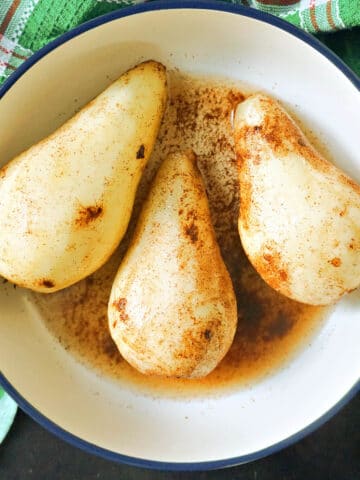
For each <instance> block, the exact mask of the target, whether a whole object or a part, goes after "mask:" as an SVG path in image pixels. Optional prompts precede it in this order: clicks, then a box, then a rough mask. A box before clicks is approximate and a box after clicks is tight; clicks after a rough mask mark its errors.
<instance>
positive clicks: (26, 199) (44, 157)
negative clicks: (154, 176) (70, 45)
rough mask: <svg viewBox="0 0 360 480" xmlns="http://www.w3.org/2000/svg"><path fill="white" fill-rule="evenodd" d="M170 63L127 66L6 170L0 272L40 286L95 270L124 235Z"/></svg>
mask: <svg viewBox="0 0 360 480" xmlns="http://www.w3.org/2000/svg"><path fill="white" fill-rule="evenodd" d="M166 96H167V89H166V71H165V67H164V66H163V65H161V64H159V63H157V62H155V61H148V62H145V63H142V64H140V65H138V66H137V67H135V68H133V69H131V70H129V71H128V72H126V73H125V74H124V75H122V76H121V77H120V78H119V79H118V80H117V81H115V82H114V83H113V84H112V85H110V86H109V87H108V88H107V89H106V90H105V91H104V92H103V93H101V94H100V95H99V96H98V97H96V98H95V99H94V100H93V101H92V102H90V103H89V104H88V105H86V106H85V107H84V108H83V109H82V110H80V111H79V112H78V113H77V114H76V115H75V116H74V117H73V118H72V119H70V120H69V121H68V122H66V123H65V124H64V125H63V126H62V127H60V128H59V129H58V130H56V131H55V132H54V133H52V134H51V135H50V136H49V137H47V138H45V139H44V140H42V141H40V142H39V143H37V144H36V145H34V146H32V147H31V148H29V149H28V150H26V151H25V152H23V153H21V154H20V155H19V156H17V157H16V158H15V159H13V160H12V161H11V162H10V163H8V164H7V165H6V166H5V167H3V168H2V169H1V170H0V274H1V275H2V276H4V277H5V278H7V279H8V280H10V281H12V282H14V283H16V284H18V285H20V286H23V287H27V288H30V289H32V290H35V291H39V292H54V291H56V290H60V289H62V288H65V287H67V286H69V285H71V284H73V283H75V282H77V281H79V280H81V279H82V278H84V277H86V276H87V275H89V274H91V273H92V272H94V271H95V270H96V269H98V268H99V267H100V266H101V265H103V264H104V263H105V262H106V260H107V259H108V258H109V257H110V255H111V254H112V253H113V251H114V250H115V248H116V247H117V245H118V244H119V242H120V241H121V239H122V237H123V235H124V233H125V231H126V228H127V225H128V222H129V218H130V214H131V211H132V208H133V203H134V197H135V193H136V189H137V186H138V183H139V180H140V177H141V174H142V171H143V169H144V167H145V165H146V162H147V160H148V158H149V156H150V153H151V151H152V148H153V145H154V142H155V139H156V135H157V132H158V129H159V125H160V122H161V119H162V115H163V111H164V107H165V103H166Z"/></svg>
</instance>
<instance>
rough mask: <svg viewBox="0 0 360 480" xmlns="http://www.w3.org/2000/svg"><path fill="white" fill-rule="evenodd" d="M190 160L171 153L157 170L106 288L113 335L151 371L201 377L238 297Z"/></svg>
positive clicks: (222, 341) (229, 334)
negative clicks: (128, 243)
mask: <svg viewBox="0 0 360 480" xmlns="http://www.w3.org/2000/svg"><path fill="white" fill-rule="evenodd" d="M195 161H196V159H195V156H194V154H193V153H191V152H189V153H186V154H185V153H183V154H182V153H178V154H172V155H170V156H169V157H168V158H167V159H166V160H165V161H164V163H163V164H162V166H161V167H160V169H159V172H158V174H157V176H156V178H155V181H154V183H153V185H152V188H151V190H150V194H149V197H148V199H147V201H146V202H145V204H144V206H143V210H142V213H141V215H140V218H139V221H138V224H137V228H136V231H135V234H134V237H133V239H132V242H131V245H130V247H129V250H128V252H127V254H126V256H125V258H124V260H123V262H122V263H121V265H120V268H119V270H118V273H117V275H116V278H115V281H114V284H113V287H112V291H111V296H110V301H109V310H108V317H109V328H110V333H111V336H112V338H113V340H114V341H115V343H116V345H117V347H118V349H119V351H120V353H121V354H122V356H123V357H124V358H125V359H126V360H127V361H128V362H129V363H130V364H131V365H132V366H134V367H135V368H136V369H138V370H140V372H142V373H145V374H149V375H163V376H170V377H188V378H193V377H203V376H205V375H207V374H208V373H209V372H211V371H212V370H213V369H214V368H215V367H216V365H217V364H218V363H219V362H220V360H221V359H222V358H223V357H224V355H225V354H226V352H227V351H228V349H229V348H230V345H231V343H232V341H233V337H234V334H235V329H236V324H237V306H236V298H235V294H234V290H233V286H232V282H231V279H230V276H229V273H228V271H227V269H226V266H225V264H224V262H223V260H222V257H221V253H220V250H219V247H218V244H217V241H216V238H215V232H214V229H213V226H212V224H211V218H210V211H209V206H208V200H207V196H206V192H205V187H204V184H203V181H202V178H201V175H200V172H199V171H198V169H197V167H196V163H195Z"/></svg>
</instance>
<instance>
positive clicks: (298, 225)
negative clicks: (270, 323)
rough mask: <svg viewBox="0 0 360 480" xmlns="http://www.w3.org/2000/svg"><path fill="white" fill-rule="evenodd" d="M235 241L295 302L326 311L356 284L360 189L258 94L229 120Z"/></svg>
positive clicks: (359, 253)
mask: <svg viewBox="0 0 360 480" xmlns="http://www.w3.org/2000/svg"><path fill="white" fill-rule="evenodd" d="M234 134H235V145H236V152H237V156H238V161H239V180H240V216H239V233H240V238H241V242H242V245H243V247H244V250H245V252H246V254H247V256H248V258H249V259H250V261H251V263H252V264H253V266H254V267H255V269H256V270H257V271H258V272H259V274H260V275H261V276H262V278H263V279H264V280H265V281H266V282H267V283H268V284H269V285H270V286H271V287H273V288H274V289H275V290H277V291H279V292H280V293H282V294H283V295H286V296H288V297H290V298H292V299H294V300H298V301H299V302H303V303H308V304H313V305H327V304H331V303H333V302H335V301H337V300H338V299H339V298H340V297H341V296H342V295H344V294H345V293H346V292H349V291H351V290H353V289H355V288H357V287H358V286H359V284H360V187H359V185H357V184H356V183H355V182H354V181H353V180H351V179H350V178H349V177H348V176H346V175H345V173H343V172H342V171H341V170H339V169H338V168H337V167H336V166H335V165H333V164H332V163H330V162H329V161H327V160H326V159H325V158H323V157H322V156H321V155H320V154H319V153H318V152H317V151H315V149H314V148H313V147H312V146H311V145H310V143H309V141H308V140H307V139H306V137H305V136H304V134H303V133H302V132H301V130H300V129H299V127H298V126H297V125H296V124H295V122H294V121H293V120H292V118H290V116H289V115H288V114H287V113H286V112H285V110H284V109H283V108H282V107H281V106H280V104H279V103H278V102H277V101H275V100H273V99H271V98H269V97H267V96H265V95H262V94H257V95H253V96H251V97H249V98H248V99H247V100H246V101H244V102H243V103H241V104H239V105H238V107H237V109H236V112H235V115H234Z"/></svg>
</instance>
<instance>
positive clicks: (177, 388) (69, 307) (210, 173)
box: [33, 72, 326, 397]
mask: <svg viewBox="0 0 360 480" xmlns="http://www.w3.org/2000/svg"><path fill="white" fill-rule="evenodd" d="M169 91H170V99H169V104H168V107H167V111H166V113H165V116H164V119H163V123H162V127H161V130H160V133H159V136H158V139H157V143H156V146H155V149H154V152H153V155H152V157H151V159H150V161H149V164H148V166H147V168H146V170H145V172H144V176H143V178H142V181H141V184H140V187H139V191H138V195H137V200H136V204H135V207H134V213H133V216H132V220H131V222H130V226H129V229H128V233H127V235H126V237H125V239H124V240H123V242H122V243H121V245H120V247H119V249H118V250H117V252H115V253H114V255H113V256H112V258H111V259H110V260H109V262H108V263H107V264H106V265H104V267H102V268H101V269H100V270H98V271H97V272H95V273H94V274H93V275H91V276H90V277H88V278H86V279H85V280H83V281H81V282H79V283H77V284H76V285H73V286H72V287H70V288H67V289H65V290H62V291H60V292H57V293H54V294H49V295H41V294H33V298H34V299H35V301H36V304H37V306H38V307H39V309H40V311H41V312H42V315H43V318H44V321H45V322H46V326H47V328H48V329H49V331H50V332H51V333H52V334H53V335H54V336H55V337H56V338H57V339H58V340H59V341H60V343H61V344H62V345H63V346H64V348H65V349H67V350H68V351H69V353H70V354H72V355H74V356H75V357H76V358H77V359H78V360H79V361H80V362H82V363H84V364H85V365H87V366H88V367H90V368H92V369H95V370H96V371H97V372H98V373H100V374H101V375H104V376H106V377H110V378H111V379H113V380H114V381H118V382H119V383H121V384H122V385H127V386H129V387H132V388H135V389H136V390H141V391H142V392H148V393H151V394H155V393H156V394H162V395H168V396H169V395H170V396H174V395H176V396H179V395H180V396H187V397H192V396H198V395H199V394H200V395H209V394H210V395H213V394H215V395H216V394H219V393H221V392H224V391H228V390H229V389H234V388H242V387H244V386H246V385H248V384H251V383H253V382H255V381H259V380H260V379H261V378H263V377H264V376H266V375H267V374H269V373H272V372H274V371H275V370H276V369H277V368H279V367H281V366H283V365H284V364H286V362H287V361H289V359H291V357H292V356H293V355H294V354H295V353H296V352H297V351H299V349H300V348H305V346H306V344H307V343H309V342H310V341H311V337H312V335H314V334H315V332H316V331H317V329H318V328H319V326H320V325H321V319H323V318H324V317H325V313H326V310H325V309H324V308H320V307H312V306H307V305H303V304H300V303H297V302H294V301H292V300H290V299H287V298H285V297H284V296H282V295H280V294H278V293H277V292H275V291H274V290H272V289H271V288H270V287H268V286H267V285H266V284H265V283H264V282H263V281H262V279H261V278H260V277H259V275H258V274H257V273H256V271H255V270H254V269H253V268H252V267H251V265H250V263H249V261H248V260H247V258H246V256H245V254H244V252H243V250H242V247H241V243H240V239H239V235H238V231H237V217H238V209H239V191H238V182H237V166H236V158H235V153H234V145H233V139H232V127H231V112H232V111H233V109H234V107H235V106H236V104H237V103H238V102H239V101H242V100H243V99H244V98H245V95H244V93H243V90H241V91H240V90H239V89H238V88H236V87H234V86H232V85H230V84H229V83H228V82H227V83H220V82H219V81H215V80H212V81H209V80H201V79H196V78H191V77H186V76H182V75H181V74H179V73H178V72H170V85H169ZM190 148H191V149H193V150H194V151H195V152H196V154H197V156H198V166H199V168H200V170H201V172H202V174H203V177H204V180H205V183H206V188H207V193H208V196H209V202H210V208H211V214H212V220H213V224H214V227H215V230H216V234H217V238H218V242H219V245H220V248H221V251H222V255H223V258H224V261H225V263H226V265H227V267H228V270H229V272H230V274H231V277H232V280H233V284H234V288H235V292H236V296H237V302H238V310H239V324H238V329H237V332H236V336H235V339H234V342H233V345H232V347H231V349H230V351H229V352H228V354H227V355H226V357H225V358H224V359H223V361H222V362H221V363H220V365H219V366H218V367H217V368H216V369H215V370H214V371H213V372H212V373H211V374H210V375H208V376H207V377H206V378H203V379H200V380H198V379H197V380H184V379H169V378H157V377H147V376H145V375H142V374H141V373H139V372H137V371H136V370H135V369H133V368H132V367H131V366H130V365H129V364H128V363H127V362H126V361H125V360H123V359H122V357H121V355H120V353H119V352H118V351H117V348H116V346H115V344H114V343H113V341H112V339H111V337H110V334H109V331H108V326H107V303H108V299H109V295H110V290H111V286H112V282H113V279H114V276H115V274H116V271H117V268H118V266H119V264H120V261H121V258H122V256H123V255H124V253H125V251H126V248H127V245H128V244H129V241H130V239H131V233H132V231H133V229H134V226H135V224H136V218H137V216H138V214H139V210H140V207H141V204H142V202H143V200H144V198H145V197H146V193H147V191H148V188H149V185H150V183H151V180H152V178H153V176H154V174H155V172H156V170H157V168H158V167H159V165H160V164H161V162H162V161H163V159H164V158H165V157H166V156H167V154H168V153H170V152H174V151H178V150H187V149H190ZM139 262H141V259H139ZM162 294H163V295H166V291H164V292H162Z"/></svg>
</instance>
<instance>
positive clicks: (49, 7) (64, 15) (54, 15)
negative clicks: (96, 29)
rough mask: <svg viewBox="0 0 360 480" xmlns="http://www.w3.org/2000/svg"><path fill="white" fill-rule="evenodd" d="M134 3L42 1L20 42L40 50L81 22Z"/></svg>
mask: <svg viewBox="0 0 360 480" xmlns="http://www.w3.org/2000/svg"><path fill="white" fill-rule="evenodd" d="M133 3H134V2H133V1H131V0H128V1H126V0H125V1H122V2H121V4H119V3H108V2H106V1H97V0H82V1H79V0H57V1H56V2H54V0H40V1H39V3H38V5H37V6H36V8H35V9H34V12H33V14H32V16H31V17H30V19H29V21H28V23H27V24H26V26H25V29H24V31H23V34H22V36H21V38H20V43H21V44H22V45H26V46H27V47H28V48H30V49H32V50H34V51H35V50H38V49H39V48H41V47H43V46H44V45H46V44H47V43H49V42H50V41H51V40H53V39H54V38H56V37H58V36H59V35H61V34H62V33H64V32H66V31H68V30H70V29H71V28H74V27H75V26H77V25H79V24H80V23H84V22H86V21H87V20H90V19H91V18H94V17H98V16H99V15H103V14H105V13H108V12H111V11H114V10H118V9H119V8H122V7H125V6H129V5H132V4H133Z"/></svg>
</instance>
